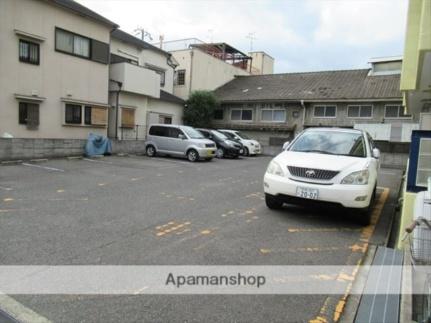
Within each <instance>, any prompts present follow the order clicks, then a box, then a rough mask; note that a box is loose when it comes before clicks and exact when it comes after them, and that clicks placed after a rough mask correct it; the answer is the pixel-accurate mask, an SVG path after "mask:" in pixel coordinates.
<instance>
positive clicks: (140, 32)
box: [134, 27, 153, 41]
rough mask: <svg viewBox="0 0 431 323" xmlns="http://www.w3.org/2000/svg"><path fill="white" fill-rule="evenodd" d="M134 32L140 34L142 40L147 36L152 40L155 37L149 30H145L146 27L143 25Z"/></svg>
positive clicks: (136, 34)
mask: <svg viewBox="0 0 431 323" xmlns="http://www.w3.org/2000/svg"><path fill="white" fill-rule="evenodd" d="M134 32H135V36H139V38H141V40H142V41H145V37H148V38H149V39H150V41H152V40H153V37H152V36H151V34H150V33H149V32H148V31H145V30H144V28H142V27H138V28H136V29H135V30H134Z"/></svg>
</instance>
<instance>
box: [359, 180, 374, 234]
mask: <svg viewBox="0 0 431 323" xmlns="http://www.w3.org/2000/svg"><path fill="white" fill-rule="evenodd" d="M376 194H377V188H376V187H374V191H373V195H371V200H370V204H369V205H368V207H366V208H364V209H362V210H360V211H359V214H358V217H359V218H358V220H359V223H360V224H362V225H364V226H367V225H370V223H371V214H372V211H373V207H374V202H375V201H376Z"/></svg>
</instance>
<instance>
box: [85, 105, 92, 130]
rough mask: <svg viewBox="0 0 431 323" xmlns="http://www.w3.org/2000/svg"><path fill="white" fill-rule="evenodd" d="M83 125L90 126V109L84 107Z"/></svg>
mask: <svg viewBox="0 0 431 323" xmlns="http://www.w3.org/2000/svg"><path fill="white" fill-rule="evenodd" d="M84 123H85V124H86V125H91V107H90V106H85V113H84Z"/></svg>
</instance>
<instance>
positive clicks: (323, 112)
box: [314, 105, 337, 118]
mask: <svg viewBox="0 0 431 323" xmlns="http://www.w3.org/2000/svg"><path fill="white" fill-rule="evenodd" d="M336 116H337V107H336V106H335V105H316V106H314V117H315V118H335V117H336Z"/></svg>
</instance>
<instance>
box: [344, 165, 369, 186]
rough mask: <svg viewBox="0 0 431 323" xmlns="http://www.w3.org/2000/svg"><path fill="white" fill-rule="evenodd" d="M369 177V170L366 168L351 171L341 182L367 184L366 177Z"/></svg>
mask: <svg viewBox="0 0 431 323" xmlns="http://www.w3.org/2000/svg"><path fill="white" fill-rule="evenodd" d="M369 177H370V172H369V171H368V169H364V170H360V171H357V172H353V173H351V174H349V175H347V176H346V177H344V178H343V180H342V181H341V184H349V185H366V184H368V178H369Z"/></svg>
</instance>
